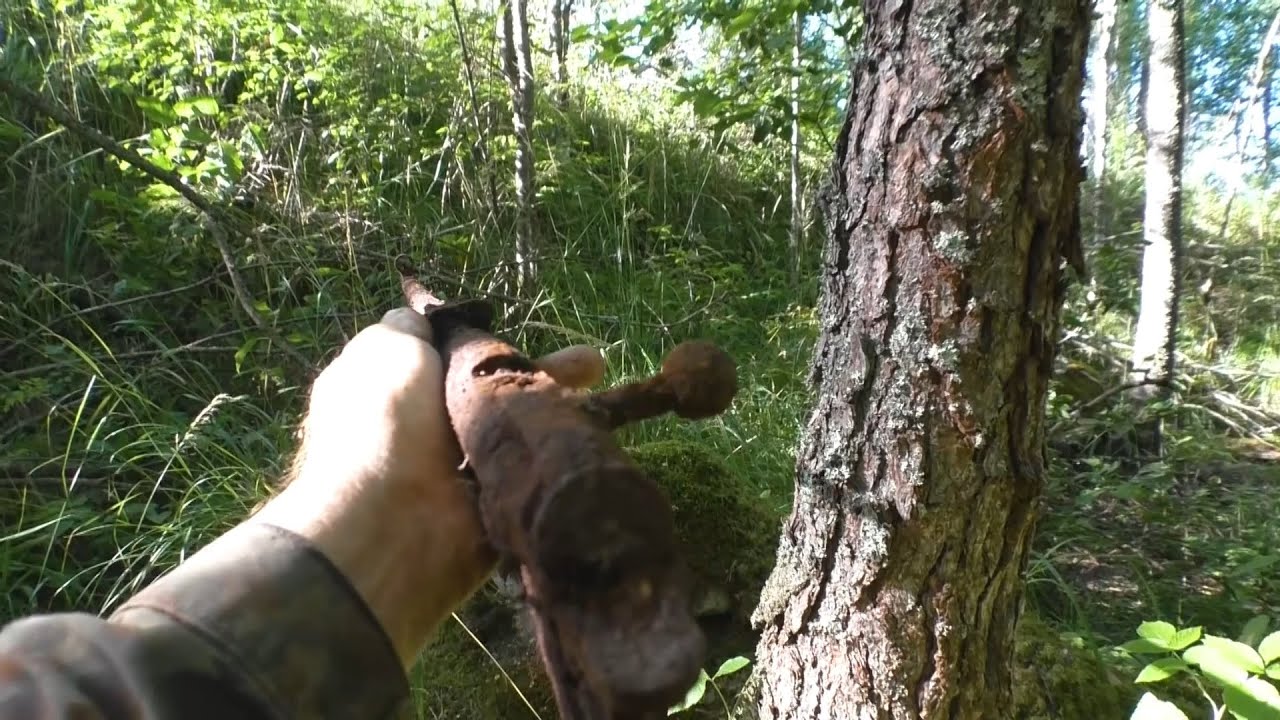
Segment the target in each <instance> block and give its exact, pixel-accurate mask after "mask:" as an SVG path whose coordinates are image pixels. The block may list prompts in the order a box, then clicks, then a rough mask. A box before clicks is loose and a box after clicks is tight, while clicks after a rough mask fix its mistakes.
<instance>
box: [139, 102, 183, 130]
mask: <svg viewBox="0 0 1280 720" xmlns="http://www.w3.org/2000/svg"><path fill="white" fill-rule="evenodd" d="M134 102H136V103H137V104H138V109H139V110H141V111H142V114H143V115H146V116H147V117H148V118H150V119H151V120H154V121H155V122H157V123H159V124H161V125H168V124H169V123H171V122H173V121H174V120H177V119H178V115H177V113H175V112H174V111H173V108H171V107H169V103H166V102H164V101H161V100H153V99H151V98H138V99H137V100H135V101H134Z"/></svg>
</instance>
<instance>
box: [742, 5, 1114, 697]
mask: <svg viewBox="0 0 1280 720" xmlns="http://www.w3.org/2000/svg"><path fill="white" fill-rule="evenodd" d="M1088 11H1089V8H1088V4H1087V3H1082V2H1076V1H1073V0H1046V1H1045V2H1039V3H1024V2H1020V1H1018V0H969V2H955V0H915V2H892V1H886V0H874V1H872V2H868V3H867V4H866V7H865V10H864V14H865V20H866V24H865V27H866V31H865V46H864V48H863V52H862V55H861V57H860V59H859V60H858V63H857V64H856V66H855V68H854V76H853V82H852V91H851V99H850V103H849V113H848V115H847V117H846V120H845V126H844V129H843V130H842V132H841V135H840V138H839V142H838V145H837V153H836V158H837V160H836V164H835V168H834V172H833V182H832V183H831V184H830V185H829V186H828V188H827V189H826V190H825V191H824V193H823V197H822V198H821V204H822V206H823V210H824V216H825V221H826V227H827V232H828V242H827V246H826V252H825V258H824V267H823V293H822V300H821V305H820V317H821V328H822V329H821V335H820V338H819V342H818V345H817V348H816V352H815V358H814V366H813V378H812V380H813V382H814V384H815V385H816V389H817V402H816V406H815V407H814V409H813V412H812V415H811V416H810V419H809V422H808V427H807V429H806V431H805V433H804V439H803V443H802V445H801V447H800V448H799V451H798V456H797V466H796V485H795V503H794V506H793V511H792V514H791V515H790V517H789V519H788V520H787V522H786V523H785V524H784V528H783V532H782V535H781V538H780V541H779V550H778V556H777V566H776V568H775V570H774V572H773V574H772V575H771V576H770V579H769V582H768V583H767V585H766V587H765V589H764V592H763V593H762V597H761V602H760V606H759V607H758V608H757V611H756V613H755V616H754V620H755V623H756V625H757V627H759V628H760V629H761V632H762V637H761V641H760V644H759V647H758V654H757V665H758V669H757V675H756V677H755V680H756V683H755V685H756V690H755V692H756V693H757V696H758V699H757V702H756V709H757V711H758V713H759V716H760V717H761V718H766V719H772V718H787V719H788V720H799V719H802V718H841V719H844V718H849V719H853V718H892V719H894V720H902V719H903V718H997V717H1007V716H1008V713H1007V711H1008V709H1009V707H1010V704H1009V703H1010V661H1011V659H1012V653H1013V630H1014V626H1015V623H1016V620H1017V618H1018V616H1019V613H1020V607H1021V597H1022V585H1021V579H1020V575H1021V571H1022V570H1023V568H1024V565H1025V562H1026V558H1027V552H1028V548H1029V543H1030V539H1031V535H1032V531H1033V527H1034V522H1035V521H1034V516H1035V511H1034V508H1035V505H1036V502H1037V499H1038V498H1039V496H1040V493H1041V489H1042V487H1043V483H1044V453H1043V445H1044V424H1043V409H1044V404H1045V399H1046V394H1047V389H1048V383H1049V379H1050V374H1051V371H1052V367H1053V359H1054V353H1055V341H1056V339H1057V337H1058V332H1059V314H1060V309H1061V305H1062V298H1063V293H1064V290H1065V287H1064V285H1065V273H1066V272H1067V271H1066V270H1065V269H1064V268H1063V266H1062V260H1063V259H1064V258H1066V259H1067V260H1069V261H1070V262H1071V263H1073V264H1074V265H1076V266H1077V267H1079V264H1080V247H1079V184H1080V181H1081V180H1082V178H1083V172H1082V168H1081V165H1080V158H1079V150H1080V135H1081V122H1082V120H1081V111H1080V93H1081V90H1082V83H1083V77H1082V76H1083V63H1084V55H1085V45H1086V40H1087V38H1086V35H1087V30H1088V23H1089V17H1088Z"/></svg>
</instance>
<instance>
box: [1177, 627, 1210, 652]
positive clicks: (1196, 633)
mask: <svg viewBox="0 0 1280 720" xmlns="http://www.w3.org/2000/svg"><path fill="white" fill-rule="evenodd" d="M1203 634H1204V628H1202V627H1200V626H1199V625H1197V626H1196V627H1189V628H1183V629H1181V630H1179V631H1178V632H1177V633H1175V634H1174V636H1173V639H1172V640H1170V641H1169V649H1170V650H1186V649H1187V648H1189V647H1191V646H1192V645H1194V644H1196V642H1197V641H1198V640H1199V639H1200V636H1201V635H1203Z"/></svg>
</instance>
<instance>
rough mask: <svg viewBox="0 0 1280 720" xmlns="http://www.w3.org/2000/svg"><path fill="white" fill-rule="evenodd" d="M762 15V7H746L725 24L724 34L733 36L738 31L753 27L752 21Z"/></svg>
mask: <svg viewBox="0 0 1280 720" xmlns="http://www.w3.org/2000/svg"><path fill="white" fill-rule="evenodd" d="M759 15H760V8H745V9H744V10H743V11H742V12H740V13H738V16H737V17H735V18H734V19H732V20H730V21H729V24H728V25H727V26H725V29H724V34H725V36H727V37H730V38H732V37H733V36H735V35H737V34H738V33H740V32H742V31H743V30H746V29H747V28H749V27H751V23H753V22H755V21H756V17H758V16H759Z"/></svg>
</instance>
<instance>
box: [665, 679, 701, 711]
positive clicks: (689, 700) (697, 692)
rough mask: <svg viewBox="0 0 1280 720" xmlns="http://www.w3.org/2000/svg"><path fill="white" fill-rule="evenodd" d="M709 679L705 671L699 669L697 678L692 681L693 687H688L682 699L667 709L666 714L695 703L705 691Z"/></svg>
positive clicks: (682, 709) (684, 708) (687, 707)
mask: <svg viewBox="0 0 1280 720" xmlns="http://www.w3.org/2000/svg"><path fill="white" fill-rule="evenodd" d="M709 679H710V678H709V677H708V676H707V671H706V670H700V671H699V672H698V679H697V680H696V681H695V682H694V683H693V687H691V688H689V692H687V693H685V695H684V699H683V700H681V701H680V702H678V703H676V704H675V705H672V706H671V707H670V708H668V709H667V715H675V714H676V713H680V712H684V711H685V710H688V709H689V708H691V707H693V706H694V705H697V704H698V703H699V702H700V701H701V700H702V696H703V695H705V694H706V692H707V680H709Z"/></svg>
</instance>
